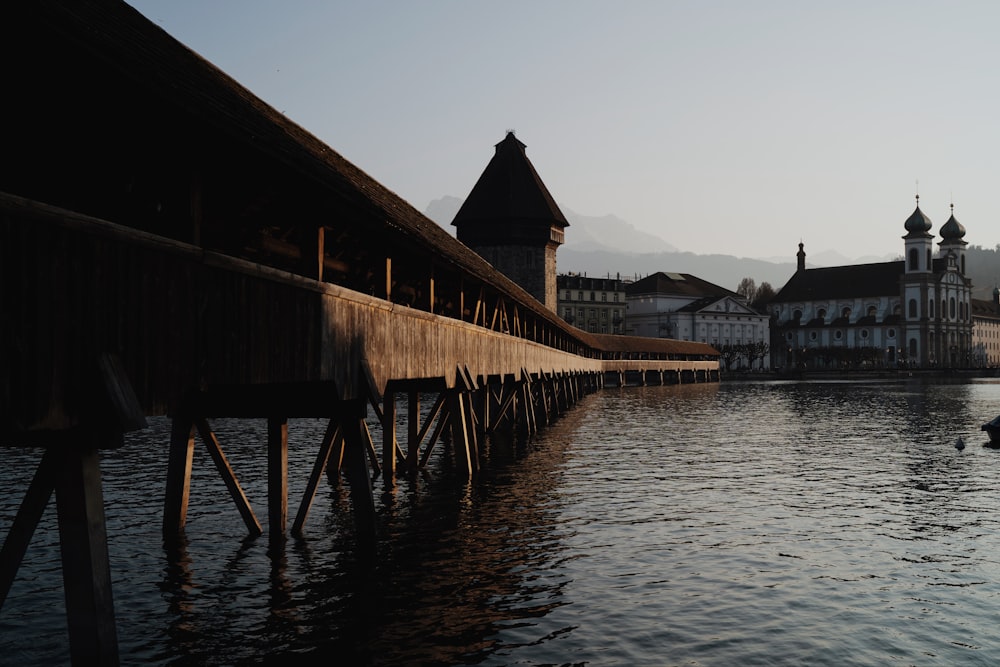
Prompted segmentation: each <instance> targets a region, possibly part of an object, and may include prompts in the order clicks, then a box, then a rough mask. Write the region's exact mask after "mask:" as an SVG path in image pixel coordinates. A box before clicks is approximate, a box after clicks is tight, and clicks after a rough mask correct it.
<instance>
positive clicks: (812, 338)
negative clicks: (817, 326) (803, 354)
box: [809, 331, 816, 340]
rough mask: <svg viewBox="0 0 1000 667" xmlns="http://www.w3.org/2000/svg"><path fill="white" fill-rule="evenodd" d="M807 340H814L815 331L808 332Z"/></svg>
mask: <svg viewBox="0 0 1000 667" xmlns="http://www.w3.org/2000/svg"><path fill="white" fill-rule="evenodd" d="M809 340H816V332H815V331H810V332H809Z"/></svg>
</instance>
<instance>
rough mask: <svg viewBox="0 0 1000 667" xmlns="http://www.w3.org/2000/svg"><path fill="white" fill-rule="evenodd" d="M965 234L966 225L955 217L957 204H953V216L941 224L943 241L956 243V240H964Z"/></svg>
mask: <svg viewBox="0 0 1000 667" xmlns="http://www.w3.org/2000/svg"><path fill="white" fill-rule="evenodd" d="M964 236H965V227H964V226H963V225H962V223H960V222H959V221H958V220H956V219H955V205H954V204H952V205H951V217H950V218H948V222H946V223H944V224H943V225H941V238H942V239H944V241H943V243H949V242H951V243H955V242H956V241H962V237H964ZM962 243H964V241H962Z"/></svg>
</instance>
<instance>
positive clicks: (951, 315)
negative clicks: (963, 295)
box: [948, 297, 955, 320]
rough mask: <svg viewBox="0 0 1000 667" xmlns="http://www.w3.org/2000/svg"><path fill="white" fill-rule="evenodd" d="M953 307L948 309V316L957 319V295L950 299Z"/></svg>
mask: <svg viewBox="0 0 1000 667" xmlns="http://www.w3.org/2000/svg"><path fill="white" fill-rule="evenodd" d="M950 305H951V308H949V309H948V318H949V319H952V320H953V319H955V297H951V301H950Z"/></svg>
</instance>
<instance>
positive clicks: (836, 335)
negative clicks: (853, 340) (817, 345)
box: [833, 331, 844, 340]
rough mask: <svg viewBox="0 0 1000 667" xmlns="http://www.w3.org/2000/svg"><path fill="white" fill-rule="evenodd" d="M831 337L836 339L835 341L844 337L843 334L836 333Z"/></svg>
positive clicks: (841, 332) (840, 332)
mask: <svg viewBox="0 0 1000 667" xmlns="http://www.w3.org/2000/svg"><path fill="white" fill-rule="evenodd" d="M833 337H834V338H836V339H837V340H840V339H841V338H843V337H844V332H843V331H838V332H837V333H835V334H833Z"/></svg>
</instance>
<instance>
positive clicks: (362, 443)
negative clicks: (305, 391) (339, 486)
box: [338, 399, 378, 552]
mask: <svg viewBox="0 0 1000 667" xmlns="http://www.w3.org/2000/svg"><path fill="white" fill-rule="evenodd" d="M338 407H339V417H338V420H339V421H340V423H341V429H342V432H343V436H344V441H345V444H344V468H345V472H346V474H347V481H348V483H349V484H350V487H351V504H352V506H353V508H354V523H355V528H356V530H357V531H358V543H359V546H361V547H362V549H363V550H365V551H369V552H374V551H375V548H376V536H377V525H378V516H377V514H376V512H375V496H374V494H373V492H372V483H371V478H370V477H369V476H368V466H367V465H366V464H365V452H366V450H368V449H370V448H371V447H370V443H371V434H370V433H368V427H367V425H366V424H365V417H364V416H365V403H364V400H363V399H352V400H347V401H343V402H342V403H341V404H340V405H339V406H338ZM366 440H367V442H366Z"/></svg>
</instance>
